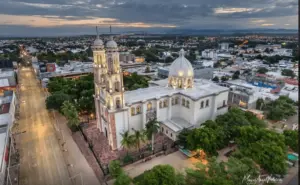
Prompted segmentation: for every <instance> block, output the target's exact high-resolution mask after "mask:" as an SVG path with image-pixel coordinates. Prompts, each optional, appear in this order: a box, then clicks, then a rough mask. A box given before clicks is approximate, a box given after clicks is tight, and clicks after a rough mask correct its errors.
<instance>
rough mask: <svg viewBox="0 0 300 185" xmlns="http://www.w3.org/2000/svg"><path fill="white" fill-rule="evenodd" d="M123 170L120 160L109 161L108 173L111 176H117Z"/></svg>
mask: <svg viewBox="0 0 300 185" xmlns="http://www.w3.org/2000/svg"><path fill="white" fill-rule="evenodd" d="M122 172H123V170H122V168H121V164H120V161H118V160H113V161H110V163H109V173H110V174H111V176H112V177H114V178H117V177H118V176H119V175H120V174H121V173H122Z"/></svg>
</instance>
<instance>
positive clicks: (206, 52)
mask: <svg viewBox="0 0 300 185" xmlns="http://www.w3.org/2000/svg"><path fill="white" fill-rule="evenodd" d="M201 56H202V57H203V58H211V59H215V58H217V52H216V50H214V49H206V50H204V51H202V53H201Z"/></svg>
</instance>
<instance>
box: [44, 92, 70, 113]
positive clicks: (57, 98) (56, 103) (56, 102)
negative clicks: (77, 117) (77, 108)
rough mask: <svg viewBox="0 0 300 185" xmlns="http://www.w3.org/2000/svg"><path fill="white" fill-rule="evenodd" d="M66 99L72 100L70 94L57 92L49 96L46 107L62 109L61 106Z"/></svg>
mask: <svg viewBox="0 0 300 185" xmlns="http://www.w3.org/2000/svg"><path fill="white" fill-rule="evenodd" d="M64 101H70V97H69V95H67V94H65V93H63V92H61V91H58V92H55V93H53V94H51V95H50V96H49V97H47V99H46V108H47V109H54V110H58V111H60V108H61V106H62V105H63V103H64Z"/></svg>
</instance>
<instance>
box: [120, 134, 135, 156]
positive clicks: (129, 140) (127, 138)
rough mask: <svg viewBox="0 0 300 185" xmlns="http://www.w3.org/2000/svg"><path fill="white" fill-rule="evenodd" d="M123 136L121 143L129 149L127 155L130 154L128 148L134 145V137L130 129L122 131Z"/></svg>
mask: <svg viewBox="0 0 300 185" xmlns="http://www.w3.org/2000/svg"><path fill="white" fill-rule="evenodd" d="M121 136H122V141H121V145H122V146H123V147H124V148H126V149H127V155H128V150H129V149H130V148H131V147H132V146H133V145H134V137H133V135H130V134H129V131H126V132H124V133H122V134H121Z"/></svg>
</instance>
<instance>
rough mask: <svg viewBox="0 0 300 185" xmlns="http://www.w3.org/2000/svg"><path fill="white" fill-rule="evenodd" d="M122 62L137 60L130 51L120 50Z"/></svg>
mask: <svg viewBox="0 0 300 185" xmlns="http://www.w3.org/2000/svg"><path fill="white" fill-rule="evenodd" d="M119 58H120V62H125V63H127V62H134V61H135V55H134V54H131V53H129V52H120V56H119Z"/></svg>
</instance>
